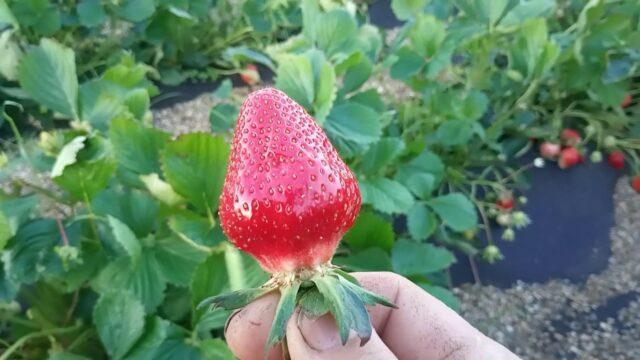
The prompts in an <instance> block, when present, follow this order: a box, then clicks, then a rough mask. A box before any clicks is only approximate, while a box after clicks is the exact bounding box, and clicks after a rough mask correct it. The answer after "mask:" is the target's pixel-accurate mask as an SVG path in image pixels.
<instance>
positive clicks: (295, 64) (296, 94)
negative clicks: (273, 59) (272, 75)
mask: <svg viewBox="0 0 640 360" xmlns="http://www.w3.org/2000/svg"><path fill="white" fill-rule="evenodd" d="M276 87H277V88H278V89H280V90H282V91H284V92H285V93H286V94H287V95H289V96H290V97H291V98H292V99H294V100H295V101H296V102H297V103H299V104H300V105H302V106H303V107H304V108H306V109H307V110H310V109H311V108H312V104H313V99H314V98H315V92H314V89H315V86H314V81H313V68H312V67H311V61H310V60H309V59H308V58H307V57H306V56H304V55H293V54H288V55H286V56H283V57H282V59H281V60H280V61H279V65H278V70H277V71H276Z"/></svg>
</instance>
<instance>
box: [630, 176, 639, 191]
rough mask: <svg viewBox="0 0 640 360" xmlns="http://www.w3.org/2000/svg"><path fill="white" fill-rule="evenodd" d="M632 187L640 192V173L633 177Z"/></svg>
mask: <svg viewBox="0 0 640 360" xmlns="http://www.w3.org/2000/svg"><path fill="white" fill-rule="evenodd" d="M631 187H632V188H633V190H635V191H636V192H637V193H639V194H640V174H638V175H636V176H634V177H632V178H631Z"/></svg>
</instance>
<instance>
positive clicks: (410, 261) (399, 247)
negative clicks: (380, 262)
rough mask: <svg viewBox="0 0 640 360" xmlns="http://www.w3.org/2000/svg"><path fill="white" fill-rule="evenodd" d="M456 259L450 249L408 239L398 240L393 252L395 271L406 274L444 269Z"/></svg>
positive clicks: (421, 273) (422, 273) (420, 273)
mask: <svg viewBox="0 0 640 360" xmlns="http://www.w3.org/2000/svg"><path fill="white" fill-rule="evenodd" d="M454 261H455V257H454V256H453V254H452V253H451V252H450V251H449V250H446V249H444V248H441V247H437V246H433V245H431V244H427V243H416V242H413V241H408V240H399V241H396V243H395V244H394V245H393V251H392V252H391V262H392V263H393V271H394V272H397V273H398V274H400V275H404V276H413V275H424V274H428V273H432V272H435V271H439V270H443V269H446V268H448V267H449V266H451V264H453V262H454Z"/></svg>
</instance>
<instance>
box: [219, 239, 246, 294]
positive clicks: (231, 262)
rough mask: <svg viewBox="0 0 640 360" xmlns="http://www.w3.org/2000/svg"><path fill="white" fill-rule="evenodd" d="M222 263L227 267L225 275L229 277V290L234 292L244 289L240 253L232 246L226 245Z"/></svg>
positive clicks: (244, 283) (244, 282)
mask: <svg viewBox="0 0 640 360" xmlns="http://www.w3.org/2000/svg"><path fill="white" fill-rule="evenodd" d="M224 261H225V264H226V265H227V273H228V275H229V284H230V285H231V290H232V291H235V290H240V289H244V288H246V287H247V284H246V281H245V276H244V267H243V264H242V257H241V255H240V251H238V249H236V248H235V247H234V246H233V245H231V244H227V246H226V248H225V251H224Z"/></svg>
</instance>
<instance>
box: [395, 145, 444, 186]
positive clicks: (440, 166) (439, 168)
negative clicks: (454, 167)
mask: <svg viewBox="0 0 640 360" xmlns="http://www.w3.org/2000/svg"><path fill="white" fill-rule="evenodd" d="M419 173H429V174H432V175H433V176H434V177H435V184H434V187H435V186H437V185H438V184H439V183H440V181H441V180H442V177H443V176H444V163H443V162H442V160H441V159H440V157H439V156H438V155H436V154H434V153H432V152H431V151H428V150H425V151H423V152H422V153H420V155H418V157H416V158H415V159H413V160H411V161H409V162H408V163H406V164H404V165H402V166H401V167H400V168H399V169H398V171H397V172H396V175H395V179H396V180H397V181H400V182H401V183H403V184H405V185H407V186H409V184H408V183H407V181H406V180H407V179H409V178H410V177H411V176H412V175H414V174H419ZM410 188H411V187H410Z"/></svg>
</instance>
